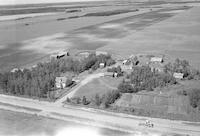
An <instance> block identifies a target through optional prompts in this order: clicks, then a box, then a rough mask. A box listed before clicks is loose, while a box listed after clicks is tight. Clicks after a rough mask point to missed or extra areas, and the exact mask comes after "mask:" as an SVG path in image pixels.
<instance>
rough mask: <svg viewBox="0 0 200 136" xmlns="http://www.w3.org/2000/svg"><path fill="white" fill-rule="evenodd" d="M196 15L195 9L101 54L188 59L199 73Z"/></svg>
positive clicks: (120, 42) (148, 29)
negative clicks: (142, 54)
mask: <svg viewBox="0 0 200 136" xmlns="http://www.w3.org/2000/svg"><path fill="white" fill-rule="evenodd" d="M161 13H163V12H161ZM199 13H200V8H199V7H194V8H192V9H190V10H188V11H185V12H182V13H179V14H178V15H176V16H174V17H171V18H169V19H167V20H165V21H161V22H159V23H157V24H154V25H151V26H149V27H147V28H145V29H144V30H141V31H139V32H133V33H130V34H129V36H126V37H124V38H122V39H120V40H118V41H116V42H112V43H111V44H108V45H107V46H105V47H102V48H100V50H108V51H112V52H114V53H119V54H120V55H121V56H127V55H131V54H134V53H151V54H165V56H166V57H169V58H171V59H175V58H181V59H187V60H189V61H190V62H191V64H192V65H193V66H195V67H197V68H198V69H199V68H200V63H199V58H200V56H199V54H200V46H199V44H200V40H199V35H200V29H199V28H200V23H199V22H200V18H199ZM152 17H153V15H152V16H147V17H146V19H151V18H152ZM161 18H162V16H161ZM135 25H136V24H135ZM138 25H140V24H138ZM122 47H123V48H122ZM127 49H129V50H127Z"/></svg>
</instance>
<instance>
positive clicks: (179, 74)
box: [173, 73, 184, 79]
mask: <svg viewBox="0 0 200 136" xmlns="http://www.w3.org/2000/svg"><path fill="white" fill-rule="evenodd" d="M173 77H175V78H177V79H183V77H184V74H183V73H174V74H173Z"/></svg>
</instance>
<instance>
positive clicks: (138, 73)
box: [118, 66, 176, 93]
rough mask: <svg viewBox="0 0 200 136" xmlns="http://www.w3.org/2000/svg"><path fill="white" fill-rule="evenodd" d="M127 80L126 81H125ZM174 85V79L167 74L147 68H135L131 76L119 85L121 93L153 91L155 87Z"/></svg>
mask: <svg viewBox="0 0 200 136" xmlns="http://www.w3.org/2000/svg"><path fill="white" fill-rule="evenodd" d="M127 79H128V80H127ZM171 84H176V79H175V78H174V77H173V76H172V75H171V74H168V73H160V72H158V71H155V70H153V71H152V70H151V68H150V67H148V66H141V67H135V68H134V69H133V71H132V72H131V74H129V75H127V76H126V79H125V80H123V81H122V83H120V84H119V86H118V90H119V91H120V92H121V93H137V92H139V91H142V90H147V91H153V89H154V88H156V87H164V86H167V85H171Z"/></svg>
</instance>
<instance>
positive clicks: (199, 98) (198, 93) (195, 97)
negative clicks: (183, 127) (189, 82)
mask: <svg viewBox="0 0 200 136" xmlns="http://www.w3.org/2000/svg"><path fill="white" fill-rule="evenodd" d="M188 96H189V100H190V105H191V106H192V107H193V108H197V107H198V108H200V89H193V90H192V91H191V92H189V94H188Z"/></svg>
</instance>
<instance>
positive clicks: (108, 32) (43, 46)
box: [0, 2, 195, 70]
mask: <svg viewBox="0 0 200 136" xmlns="http://www.w3.org/2000/svg"><path fill="white" fill-rule="evenodd" d="M95 4H96V3H95ZM95 4H94V3H90V4H89V6H87V7H84V8H83V6H85V5H76V7H75V5H63V6H62V5H59V6H60V8H61V9H62V10H61V11H59V12H51V13H56V14H53V15H51V14H50V15H43V16H37V17H28V18H26V17H20V18H18V19H17V20H7V21H1V22H0V35H1V37H0V66H1V67H0V69H1V70H9V69H12V68H14V67H26V66H27V65H28V66H30V65H34V64H35V63H37V62H38V61H40V60H46V59H48V58H49V54H51V53H52V52H56V51H58V50H63V49H69V50H73V49H77V50H96V49H99V50H108V51H110V52H112V53H118V52H119V49H120V48H121V45H119V43H121V42H122V41H124V40H125V39H127V38H128V39H129V38H130V36H131V35H135V32H137V31H141V30H143V29H144V30H145V29H146V28H148V27H149V26H151V25H154V24H157V23H158V22H160V21H163V20H165V19H167V18H170V17H172V16H174V15H176V14H178V13H180V12H184V11H185V10H187V9H189V8H190V7H188V6H187V4H188V3H186V4H185V5H184V4H181V6H177V5H176V4H175V5H173V4H172V6H174V8H169V7H168V6H167V4H166V3H162V4H161V5H160V6H158V3H147V4H146V3H134V2H132V3H126V2H116V3H115V2H108V3H101V2H100V3H98V4H96V5H95ZM86 5H87V4H86ZM190 5H191V4H190ZM193 5H195V4H193ZM51 6H52V5H51ZM59 6H57V7H59ZM77 6H79V7H77ZM16 8H17V9H20V7H16ZM25 8H28V7H25ZM34 8H38V7H37V6H36V7H34ZM39 8H41V7H39ZM63 8H64V9H67V10H81V11H80V12H71V13H67V12H63ZM136 9H138V11H136ZM1 10H3V9H1ZM127 11H134V12H128V13H127ZM176 11H178V12H176ZM38 12H40V10H39V11H38ZM45 13H46V12H45ZM48 13H49V12H48ZM98 13H101V14H102V15H103V14H107V13H109V14H110V13H111V14H110V15H109V16H85V15H88V14H93V15H95V14H98ZM113 13H114V14H113ZM115 13H117V14H115ZM29 14H30V13H29ZM17 15H18V14H17ZM19 15H20V16H23V15H24V16H27V15H26V14H25V13H23V14H19ZM116 42H117V44H116ZM123 44H126V42H123ZM55 45H56V46H55ZM117 45H119V46H117ZM113 46H116V48H115V49H114V48H113ZM123 46H130V42H129V43H127V44H126V45H123ZM133 47H134V46H132V47H131V48H132V49H133V50H126V51H124V50H121V49H120V52H119V55H121V54H122V55H123V54H130V51H131V54H132V53H134V51H135V48H133ZM140 47H141V46H140ZM145 48H146V47H145ZM111 49H113V50H111ZM124 49H125V48H124ZM149 49H150V50H152V48H149ZM138 50H139V48H138Z"/></svg>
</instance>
